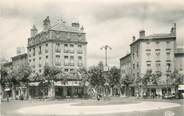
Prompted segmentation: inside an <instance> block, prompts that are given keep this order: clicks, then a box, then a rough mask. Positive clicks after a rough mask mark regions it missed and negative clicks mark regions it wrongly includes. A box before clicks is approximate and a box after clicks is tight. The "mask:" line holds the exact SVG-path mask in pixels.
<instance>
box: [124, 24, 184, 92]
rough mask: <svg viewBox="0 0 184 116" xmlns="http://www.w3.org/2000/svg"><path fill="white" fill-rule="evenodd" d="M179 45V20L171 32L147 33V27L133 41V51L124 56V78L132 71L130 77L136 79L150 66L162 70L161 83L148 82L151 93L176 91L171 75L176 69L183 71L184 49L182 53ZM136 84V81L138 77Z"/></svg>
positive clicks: (131, 47) (155, 70)
mask: <svg viewBox="0 0 184 116" xmlns="http://www.w3.org/2000/svg"><path fill="white" fill-rule="evenodd" d="M176 48H177V47H176V24H174V26H173V27H172V28H171V31H170V33H163V34H153V35H148V36H146V34H145V31H144V30H141V31H140V33H139V38H138V39H136V38H135V36H133V42H132V43H131V44H130V50H131V52H130V54H128V55H126V56H124V57H122V58H121V59H120V68H121V75H122V78H123V75H126V74H127V73H129V72H131V75H130V77H131V78H134V80H136V79H137V78H143V76H144V75H145V74H146V72H147V71H148V70H151V71H152V73H154V74H157V73H159V72H161V77H160V79H159V81H158V84H159V86H153V85H152V84H151V83H148V85H149V86H148V91H149V94H150V95H164V94H166V92H167V93H169V94H172V93H174V92H175V88H174V87H173V86H172V85H171V83H170V81H169V80H168V78H169V75H170V74H171V73H172V72H173V71H174V70H175V69H176V70H180V71H182V70H183V65H182V64H183V62H184V58H183V55H184V54H183V52H182V53H181V50H180V52H179V51H178V49H176ZM127 59H128V60H127ZM126 62H127V63H126ZM127 64H128V65H127ZM129 65H130V67H129ZM133 85H135V81H134V84H133ZM168 85H169V86H168ZM134 91H135V92H134V95H135V94H136V92H138V90H137V88H136V87H135V88H134Z"/></svg>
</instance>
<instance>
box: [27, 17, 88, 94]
mask: <svg viewBox="0 0 184 116" xmlns="http://www.w3.org/2000/svg"><path fill="white" fill-rule="evenodd" d="M83 30H84V28H83V26H80V24H79V23H72V24H71V25H68V24H67V23H66V22H65V21H62V20H61V21H60V22H58V23H57V24H55V25H51V22H50V19H49V17H47V18H46V19H45V20H44V21H43V30H42V31H41V32H40V33H38V30H37V28H36V26H33V27H32V29H31V37H30V38H28V47H27V48H28V62H29V66H31V69H32V71H33V73H38V74H43V72H44V66H45V65H48V66H51V67H58V68H60V69H61V70H63V71H64V72H66V73H67V72H68V73H69V72H70V71H73V70H76V69H78V68H86V67H87V64H86V55H87V41H86V34H85V33H84V31H83ZM54 85H55V87H54V88H55V92H52V91H50V90H48V91H47V92H48V96H59V97H61V96H62V97H66V96H76V95H80V94H82V93H81V92H82V90H84V88H82V87H81V86H80V79H68V82H67V84H63V83H61V82H55V83H54ZM30 92H31V95H32V96H33V97H35V96H39V95H40V92H39V91H38V85H37V86H34V85H33V86H32V87H30Z"/></svg>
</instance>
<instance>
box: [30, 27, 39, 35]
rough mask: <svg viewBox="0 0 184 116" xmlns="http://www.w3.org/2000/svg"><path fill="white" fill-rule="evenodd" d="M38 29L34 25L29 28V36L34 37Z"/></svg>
mask: <svg viewBox="0 0 184 116" xmlns="http://www.w3.org/2000/svg"><path fill="white" fill-rule="evenodd" d="M37 32H38V30H37V28H36V26H35V25H33V27H32V28H31V37H34V36H35V35H36V34H37Z"/></svg>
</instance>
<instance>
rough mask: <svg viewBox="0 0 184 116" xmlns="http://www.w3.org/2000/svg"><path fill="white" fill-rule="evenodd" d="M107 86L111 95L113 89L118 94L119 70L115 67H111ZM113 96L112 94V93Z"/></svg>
mask: <svg viewBox="0 0 184 116" xmlns="http://www.w3.org/2000/svg"><path fill="white" fill-rule="evenodd" d="M108 74H109V80H110V82H109V85H110V88H111V89H110V90H111V93H112V90H113V88H116V89H118V91H119V92H118V93H120V77H121V75H120V69H118V68H117V67H112V68H111V69H110V70H109V72H108ZM113 94H114V93H113Z"/></svg>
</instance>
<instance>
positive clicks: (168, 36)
mask: <svg viewBox="0 0 184 116" xmlns="http://www.w3.org/2000/svg"><path fill="white" fill-rule="evenodd" d="M173 37H176V35H174V34H170V33H169V34H168V33H160V34H152V35H149V36H145V38H144V39H162V38H163V39H164V38H173Z"/></svg>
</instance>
